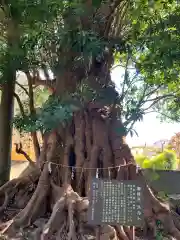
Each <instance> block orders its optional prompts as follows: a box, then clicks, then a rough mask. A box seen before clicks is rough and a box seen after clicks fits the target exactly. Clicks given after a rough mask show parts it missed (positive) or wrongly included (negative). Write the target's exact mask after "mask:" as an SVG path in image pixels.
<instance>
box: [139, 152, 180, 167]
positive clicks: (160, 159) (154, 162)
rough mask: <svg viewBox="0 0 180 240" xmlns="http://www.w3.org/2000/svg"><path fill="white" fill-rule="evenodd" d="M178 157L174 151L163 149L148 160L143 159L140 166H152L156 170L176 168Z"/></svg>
mask: <svg viewBox="0 0 180 240" xmlns="http://www.w3.org/2000/svg"><path fill="white" fill-rule="evenodd" d="M177 164H178V159H177V156H176V154H175V152H174V151H172V150H168V149H165V150H164V151H163V152H162V153H160V154H158V155H157V156H155V157H152V158H151V159H150V160H147V159H146V160H144V162H143V164H142V168H152V169H157V170H176V169H177Z"/></svg>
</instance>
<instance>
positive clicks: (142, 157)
mask: <svg viewBox="0 0 180 240" xmlns="http://www.w3.org/2000/svg"><path fill="white" fill-rule="evenodd" d="M134 158H135V161H136V163H137V164H138V165H139V166H140V167H142V166H143V162H144V161H145V160H149V159H148V158H147V157H146V156H145V155H143V154H139V155H135V157H134Z"/></svg>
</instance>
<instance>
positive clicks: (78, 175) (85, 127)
mask: <svg viewBox="0 0 180 240" xmlns="http://www.w3.org/2000/svg"><path fill="white" fill-rule="evenodd" d="M100 2H101V4H100V6H99V8H98V9H96V11H95V14H97V17H98V16H99V15H100V14H102V15H103V16H104V18H103V22H102V21H101V22H98V21H97V19H96V24H97V22H98V24H97V26H94V22H93V23H92V22H91V18H90V17H89V18H88V19H87V18H86V16H84V17H82V19H81V28H82V27H83V28H84V29H91V28H92V29H96V30H97V32H98V33H99V35H100V36H102V38H104V37H105V38H108V37H109V29H110V26H111V24H112V22H113V21H114V18H112V13H114V11H115V10H116V8H117V6H119V5H120V6H121V1H118V0H117V1H111V3H110V2H108V1H107V3H106V2H104V1H100ZM87 4H90V6H91V1H87ZM122 5H123V6H124V4H122ZM88 7H89V6H88ZM91 10H92V9H91V8H90V11H89V14H91ZM66 20H67V19H65V21H64V24H65V25H66V24H69V23H67V22H66ZM70 24H71V23H70ZM116 30H117V31H119V29H118V28H117V29H116ZM111 37H112V36H111ZM108 47H109V48H108V50H107V49H104V52H103V58H102V59H101V61H100V62H99V61H97V59H93V60H92V63H91V65H90V68H89V69H88V72H87V69H86V66H84V65H83V66H80V67H77V66H76V65H74V61H75V58H76V57H77V56H78V54H79V55H80V54H81V53H74V52H72V49H70V50H69V52H67V49H62V54H64V55H65V56H66V58H69V59H67V64H66V65H65V66H64V69H65V71H64V72H63V73H62V72H61V73H57V74H56V89H55V93H54V94H55V95H56V96H60V97H62V96H63V94H64V92H68V93H69V94H70V93H74V92H75V91H76V87H77V85H78V84H79V83H80V82H82V81H83V79H86V80H87V82H88V85H89V86H90V87H91V88H93V90H95V91H97V92H100V91H102V90H103V91H104V97H105V98H106V97H107V96H108V97H109V98H111V100H112V98H113V100H114V101H111V102H109V103H107V102H106V103H102V102H99V101H87V102H85V103H84V105H83V107H82V109H80V110H79V111H76V112H74V114H73V116H72V119H71V121H69V122H68V123H67V124H66V126H64V125H62V124H61V123H60V124H59V128H58V129H54V130H53V131H52V132H50V133H46V134H45V135H44V143H43V148H42V151H41V154H40V159H39V163H40V164H39V165H40V166H41V169H38V168H37V166H36V165H32V166H30V168H29V169H28V171H26V172H25V173H24V174H23V176H21V177H20V178H19V179H15V180H13V181H10V182H9V183H8V184H6V185H4V186H3V187H2V188H0V192H1V193H2V195H3V193H4V195H3V196H4V198H3V197H2V199H4V203H3V204H2V207H1V209H0V210H1V211H4V209H5V208H6V207H7V206H10V205H11V204H12V203H11V201H10V200H14V198H16V199H17V201H13V204H14V206H16V207H19V209H20V208H23V210H22V211H19V213H18V214H17V215H15V216H14V218H13V221H12V222H9V224H8V225H6V227H5V228H4V230H3V232H4V233H6V234H10V233H11V231H13V230H15V228H17V227H20V228H23V227H26V226H28V225H31V224H32V223H33V222H34V221H35V220H36V219H37V218H38V217H40V216H42V214H44V213H47V212H48V210H49V209H50V212H51V216H50V218H49V219H48V222H47V223H46V224H45V225H44V226H43V227H42V228H41V229H40V231H38V233H37V236H36V239H48V238H49V239H53V235H56V239H65V240H76V239H86V237H85V233H86V232H88V233H89V234H90V235H94V236H95V235H96V231H95V228H93V227H92V226H88V223H87V209H88V205H89V201H88V198H87V196H88V193H89V189H90V182H91V179H92V177H94V176H96V172H97V171H96V170H97V168H103V170H102V171H101V172H99V177H102V178H107V177H110V178H112V179H124V180H127V179H136V178H140V180H141V182H142V183H143V184H144V197H145V209H144V214H145V220H146V222H147V225H148V228H150V230H152V231H151V232H152V233H151V236H150V237H149V239H153V238H155V234H156V233H155V230H156V220H161V222H162V223H163V225H164V227H165V229H166V230H167V232H168V233H169V234H171V235H172V236H174V237H175V238H176V239H180V232H179V229H180V223H179V220H178V219H177V218H174V215H173V217H172V216H171V212H170V209H169V208H168V206H166V205H165V204H163V203H161V202H160V201H159V200H157V198H156V197H155V196H154V194H153V193H152V192H151V191H150V189H149V188H148V187H147V185H146V182H145V181H144V177H143V176H142V175H141V174H139V175H138V174H136V166H135V163H134V159H133V156H132V154H131V151H130V149H129V147H128V146H127V144H126V143H125V142H124V135H123V132H124V127H123V125H122V122H121V120H118V117H117V112H116V111H117V110H116V108H115V105H116V102H115V101H116V96H117V92H116V91H115V88H114V87H112V82H111V78H110V68H111V65H112V64H113V59H112V55H113V47H112V46H108ZM63 51H65V52H63ZM87 75H88V77H87ZM117 129H118V131H117ZM117 166H121V167H120V168H116V167H117ZM109 167H115V169H114V170H113V171H112V172H110V171H109V169H108V168H109ZM88 168H89V169H88ZM40 171H41V173H40ZM12 186H13V191H12V192H11V194H9V193H10V189H12ZM30 186H32V188H31V190H29V188H30ZM7 193H8V194H9V195H7ZM7 196H8V197H7ZM20 199H21V204H20ZM38 234H39V235H38ZM100 236H101V240H105V239H108V240H110V239H114V240H115V239H116V240H117V239H119V240H133V239H134V228H132V227H127V226H125V227H124V226H118V225H117V226H101V228H100Z"/></svg>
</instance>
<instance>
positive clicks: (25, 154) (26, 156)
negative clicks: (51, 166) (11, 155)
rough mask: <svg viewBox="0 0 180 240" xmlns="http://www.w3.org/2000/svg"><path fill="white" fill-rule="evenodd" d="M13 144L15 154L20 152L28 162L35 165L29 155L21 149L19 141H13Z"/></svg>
mask: <svg viewBox="0 0 180 240" xmlns="http://www.w3.org/2000/svg"><path fill="white" fill-rule="evenodd" d="M14 145H15V146H16V153H17V154H22V155H23V156H24V157H25V158H26V159H27V160H28V162H29V163H30V164H31V165H35V163H34V162H33V161H32V159H31V158H30V157H29V155H28V154H27V153H26V152H25V151H23V149H22V143H20V144H17V143H15V144H14Z"/></svg>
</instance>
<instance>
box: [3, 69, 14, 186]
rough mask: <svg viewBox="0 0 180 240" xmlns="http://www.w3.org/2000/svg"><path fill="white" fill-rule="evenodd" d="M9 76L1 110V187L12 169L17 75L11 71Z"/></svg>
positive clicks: (4, 86)
mask: <svg viewBox="0 0 180 240" xmlns="http://www.w3.org/2000/svg"><path fill="white" fill-rule="evenodd" d="M8 75H9V76H8V79H7V81H8V83H5V84H3V86H2V95H1V108H0V133H1V134H0V186H1V185H3V184H4V183H5V182H7V181H8V180H9V176H10V168H11V141H12V119H13V107H14V89H15V73H13V72H11V71H10V70H9V74H8Z"/></svg>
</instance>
